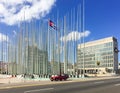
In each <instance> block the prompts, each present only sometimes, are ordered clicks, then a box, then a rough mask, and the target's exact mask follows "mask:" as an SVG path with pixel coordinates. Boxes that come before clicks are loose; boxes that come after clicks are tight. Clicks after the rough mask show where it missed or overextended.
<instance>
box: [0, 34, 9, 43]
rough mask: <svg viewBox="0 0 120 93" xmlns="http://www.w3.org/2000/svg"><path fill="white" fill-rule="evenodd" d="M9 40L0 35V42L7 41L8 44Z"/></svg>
mask: <svg viewBox="0 0 120 93" xmlns="http://www.w3.org/2000/svg"><path fill="white" fill-rule="evenodd" d="M8 40H9V38H8V36H6V35H4V34H2V33H0V42H3V41H7V42H8Z"/></svg>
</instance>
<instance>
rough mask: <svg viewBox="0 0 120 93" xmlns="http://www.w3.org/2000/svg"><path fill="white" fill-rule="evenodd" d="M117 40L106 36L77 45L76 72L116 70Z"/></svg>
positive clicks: (110, 71) (109, 71)
mask: <svg viewBox="0 0 120 93" xmlns="http://www.w3.org/2000/svg"><path fill="white" fill-rule="evenodd" d="M118 52H119V51H118V42H117V39H116V38H114V37H108V38H104V39H100V40H95V41H91V42H87V43H84V44H79V45H78V52H77V68H78V73H83V70H84V71H85V73H91V74H93V73H103V74H105V73H114V72H116V71H117V70H118Z"/></svg>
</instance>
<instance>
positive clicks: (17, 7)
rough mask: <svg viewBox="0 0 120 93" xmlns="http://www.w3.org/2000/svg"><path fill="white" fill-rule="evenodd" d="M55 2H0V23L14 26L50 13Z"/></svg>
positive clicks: (46, 0)
mask: <svg viewBox="0 0 120 93" xmlns="http://www.w3.org/2000/svg"><path fill="white" fill-rule="evenodd" d="M55 2H56V0H17V1H16V0H7V1H6V0H0V22H3V23H5V24H7V25H15V24H18V23H20V22H22V21H30V20H32V19H33V18H35V19H40V18H42V17H44V16H45V15H46V14H48V13H49V12H50V10H51V9H52V7H53V6H54V4H55Z"/></svg>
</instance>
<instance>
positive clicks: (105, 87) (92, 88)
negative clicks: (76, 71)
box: [0, 78, 120, 93]
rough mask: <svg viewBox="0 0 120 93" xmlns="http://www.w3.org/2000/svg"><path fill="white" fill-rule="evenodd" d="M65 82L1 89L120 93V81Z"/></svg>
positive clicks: (6, 92)
mask: <svg viewBox="0 0 120 93" xmlns="http://www.w3.org/2000/svg"><path fill="white" fill-rule="evenodd" d="M57 82H64V83H60V84H58V83H57V84H50V85H38V86H28V87H16V88H9V87H8V88H7V89H0V93H120V79H119V78H117V79H109V80H93V81H85V82H68V83H67V81H57Z"/></svg>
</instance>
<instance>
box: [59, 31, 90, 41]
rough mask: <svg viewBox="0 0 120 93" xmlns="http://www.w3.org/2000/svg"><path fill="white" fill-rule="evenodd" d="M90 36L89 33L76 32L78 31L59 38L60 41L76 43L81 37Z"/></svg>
mask: <svg viewBox="0 0 120 93" xmlns="http://www.w3.org/2000/svg"><path fill="white" fill-rule="evenodd" d="M89 35H90V31H88V30H86V31H85V32H81V33H80V32H78V31H72V32H71V33H69V34H68V35H67V36H66V37H65V36H63V37H61V38H60V40H61V41H63V42H64V41H65V39H66V41H74V40H75V41H77V40H79V39H81V38H82V37H88V36H89Z"/></svg>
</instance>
